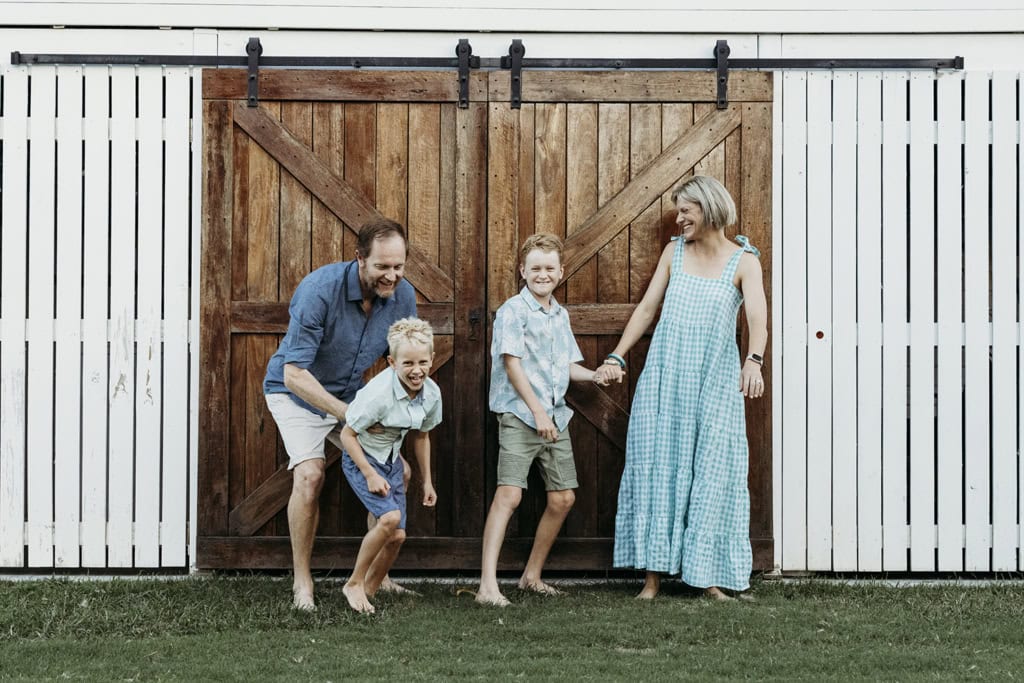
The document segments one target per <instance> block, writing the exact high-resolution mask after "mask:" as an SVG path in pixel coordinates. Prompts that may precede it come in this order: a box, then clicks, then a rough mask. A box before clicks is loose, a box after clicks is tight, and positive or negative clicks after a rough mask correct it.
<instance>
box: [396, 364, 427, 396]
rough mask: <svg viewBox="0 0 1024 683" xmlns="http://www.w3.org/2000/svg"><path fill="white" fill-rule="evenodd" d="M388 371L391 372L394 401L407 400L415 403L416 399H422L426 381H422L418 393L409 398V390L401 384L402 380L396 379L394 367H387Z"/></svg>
mask: <svg viewBox="0 0 1024 683" xmlns="http://www.w3.org/2000/svg"><path fill="white" fill-rule="evenodd" d="M388 372H390V373H391V390H392V391H394V392H395V400H396V401H409V402H410V403H416V402H417V401H422V400H423V392H424V391H426V390H427V383H426V382H424V383H423V386H422V387H421V388H420V391H419V393H418V394H416V396H414V397H412V398H410V397H409V392H408V391H406V390H405V385H404V384H402V380H400V379H398V373H397V372H395V369H394V368H391V367H389V368H388Z"/></svg>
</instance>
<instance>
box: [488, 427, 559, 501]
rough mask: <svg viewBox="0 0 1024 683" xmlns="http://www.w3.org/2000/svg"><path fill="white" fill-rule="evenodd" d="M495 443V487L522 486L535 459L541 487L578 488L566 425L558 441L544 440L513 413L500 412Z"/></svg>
mask: <svg viewBox="0 0 1024 683" xmlns="http://www.w3.org/2000/svg"><path fill="white" fill-rule="evenodd" d="M498 444H499V448H498V486H518V487H519V488H521V489H525V488H526V479H527V477H528V476H529V474H530V465H531V464H532V463H533V461H534V460H536V461H537V464H538V465H539V466H540V474H541V476H542V477H543V478H544V490H546V491H565V490H567V489H575V488H578V487H579V484H578V483H577V481H576V463H575V462H574V461H573V458H572V442H571V441H570V440H569V429H568V428H566V429H563V430H562V431H561V432H559V433H558V440H557V441H554V442H551V441H546V440H545V439H542V438H541V437H540V436H539V435H538V434H537V430H536V429H534V428H533V427H531V426H530V425H528V424H526V423H525V422H523V421H522V420H520V419H519V418H518V417H516V416H515V415H513V414H512V413H500V414H499V415H498Z"/></svg>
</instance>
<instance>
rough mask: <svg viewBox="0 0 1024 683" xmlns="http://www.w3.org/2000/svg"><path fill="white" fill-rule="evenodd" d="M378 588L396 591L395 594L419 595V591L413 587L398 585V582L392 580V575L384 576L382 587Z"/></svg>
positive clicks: (386, 591)
mask: <svg viewBox="0 0 1024 683" xmlns="http://www.w3.org/2000/svg"><path fill="white" fill-rule="evenodd" d="M377 590H378V591H380V592H382V593H394V594H395V595H410V596H416V595H419V593H417V592H416V591H414V590H412V589H411V588H406V587H405V586H400V585H398V584H397V583H395V582H394V581H392V580H391V577H390V576H385V577H384V580H383V581H381V582H380V588H378V589H377Z"/></svg>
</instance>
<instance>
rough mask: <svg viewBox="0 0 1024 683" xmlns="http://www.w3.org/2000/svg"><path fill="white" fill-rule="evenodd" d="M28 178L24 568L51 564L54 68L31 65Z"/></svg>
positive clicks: (55, 79) (55, 80) (55, 97)
mask: <svg viewBox="0 0 1024 683" xmlns="http://www.w3.org/2000/svg"><path fill="white" fill-rule="evenodd" d="M30 87H31V92H30V93H29V98H30V101H31V107H32V108H31V116H30V117H29V177H28V202H29V206H28V323H27V326H26V330H25V331H26V334H27V337H28V395H27V402H26V409H27V414H26V417H25V420H26V424H27V427H28V442H27V449H28V450H27V451H26V452H27V455H28V480H27V487H28V489H27V494H28V501H27V503H28V520H27V522H28V524H27V528H26V533H27V538H26V539H25V540H26V542H27V545H28V564H29V566H30V567H49V566H52V565H53V458H54V448H53V439H54V423H53V398H54V376H53V341H54V339H53V312H54V282H53V279H54V272H55V263H54V253H55V248H56V245H55V244H54V220H55V217H54V183H55V169H54V164H53V159H54V149H55V144H54V143H55V136H54V132H55V126H56V117H55V114H56V102H57V92H56V90H57V70H56V68H55V67H38V68H34V69H33V70H32V77H31V86H30Z"/></svg>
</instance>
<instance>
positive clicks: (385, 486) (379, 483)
mask: <svg viewBox="0 0 1024 683" xmlns="http://www.w3.org/2000/svg"><path fill="white" fill-rule="evenodd" d="M366 488H368V489H370V493H375V494H377V495H378V496H386V495H388V491H390V490H391V484H389V483H388V480H387V479H385V478H384V477H382V476H380V475H379V474H377V473H376V472H371V473H370V474H368V475H366Z"/></svg>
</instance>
